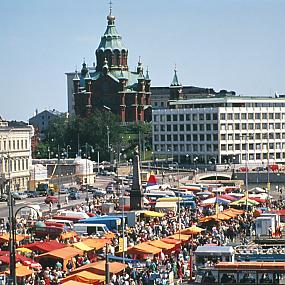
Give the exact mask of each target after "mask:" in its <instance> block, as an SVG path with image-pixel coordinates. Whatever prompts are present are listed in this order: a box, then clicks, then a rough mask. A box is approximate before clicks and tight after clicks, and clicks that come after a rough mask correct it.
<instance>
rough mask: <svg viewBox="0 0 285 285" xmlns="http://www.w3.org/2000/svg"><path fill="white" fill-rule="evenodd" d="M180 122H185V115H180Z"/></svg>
mask: <svg viewBox="0 0 285 285" xmlns="http://www.w3.org/2000/svg"><path fill="white" fill-rule="evenodd" d="M179 120H180V121H182V122H183V121H184V114H181V115H179Z"/></svg>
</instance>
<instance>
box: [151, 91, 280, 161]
mask: <svg viewBox="0 0 285 285" xmlns="http://www.w3.org/2000/svg"><path fill="white" fill-rule="evenodd" d="M169 107H170V108H169V109H157V110H153V114H152V120H153V151H154V155H155V156H156V157H160V156H164V157H173V158H174V159H176V160H178V161H188V162H189V163H195V162H197V163H209V162H211V163H217V164H223V163H227V164H229V163H239V164H245V163H250V164H258V165H262V164H263V165H267V164H268V163H273V162H274V163H283V162H285V98H272V97H245V96H221V97H215V98H200V99H198V98H196V99H189V100H177V101H173V102H169Z"/></svg>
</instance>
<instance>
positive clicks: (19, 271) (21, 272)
mask: <svg viewBox="0 0 285 285" xmlns="http://www.w3.org/2000/svg"><path fill="white" fill-rule="evenodd" d="M5 273H7V274H8V275H9V274H10V271H9V270H8V271H5ZM32 274H33V270H31V269H29V268H28V267H27V266H18V267H16V276H17V277H24V276H29V275H32Z"/></svg>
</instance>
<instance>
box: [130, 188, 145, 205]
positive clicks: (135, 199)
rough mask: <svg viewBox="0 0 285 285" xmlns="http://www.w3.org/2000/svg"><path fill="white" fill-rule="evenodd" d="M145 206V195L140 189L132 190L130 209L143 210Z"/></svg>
mask: <svg viewBox="0 0 285 285" xmlns="http://www.w3.org/2000/svg"><path fill="white" fill-rule="evenodd" d="M143 208H144V202H143V195H142V193H141V191H140V190H131V193H130V210H142V209H143Z"/></svg>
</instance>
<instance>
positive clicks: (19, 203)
mask: <svg viewBox="0 0 285 285" xmlns="http://www.w3.org/2000/svg"><path fill="white" fill-rule="evenodd" d="M112 179H113V177H112V176H97V179H96V182H95V183H94V184H93V186H94V187H101V188H103V189H105V187H106V186H107V184H108V183H109V182H110V181H112ZM66 186H68V185H66ZM70 186H74V185H70ZM68 187H69V186H68ZM67 195H68V194H60V195H59V197H60V199H59V200H60V205H61V208H71V207H72V206H75V205H78V204H81V203H84V202H85V201H86V200H85V199H86V197H87V193H86V191H84V192H80V199H77V200H69V201H68V205H67V204H66V201H65V197H66V196H67ZM55 196H56V197H58V193H55ZM88 197H89V198H90V197H92V193H88ZM45 198H46V197H44V196H42V197H35V198H27V199H25V200H16V205H15V206H14V213H16V211H17V210H18V209H19V208H21V207H24V206H28V205H40V207H41V211H42V212H43V213H45V212H48V211H49V205H48V204H46V203H45V202H44V200H45ZM56 210H57V203H55V204H53V211H54V212H55V211H56ZM8 215H9V213H8V206H7V202H0V217H1V218H4V219H5V221H6V220H7V219H8Z"/></svg>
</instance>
